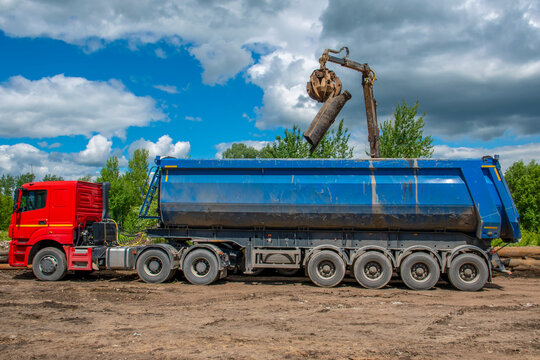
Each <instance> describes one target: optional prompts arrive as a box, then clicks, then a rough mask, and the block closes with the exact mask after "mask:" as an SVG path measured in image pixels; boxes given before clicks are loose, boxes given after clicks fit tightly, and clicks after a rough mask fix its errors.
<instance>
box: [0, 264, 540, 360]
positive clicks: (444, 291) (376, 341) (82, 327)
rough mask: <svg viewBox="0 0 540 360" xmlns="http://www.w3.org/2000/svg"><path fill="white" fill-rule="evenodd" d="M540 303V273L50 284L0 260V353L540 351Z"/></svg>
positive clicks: (119, 278)
mask: <svg viewBox="0 0 540 360" xmlns="http://www.w3.org/2000/svg"><path fill="white" fill-rule="evenodd" d="M539 303H540V279H539V278H534V277H497V278H496V279H495V281H494V283H493V284H492V285H489V286H488V287H487V288H485V289H484V290H483V291H480V292H476V293H464V292H460V291H456V290H454V289H452V288H451V287H450V286H449V285H447V284H445V283H444V282H441V283H440V284H439V285H438V286H437V288H435V289H433V290H430V291H422V292H415V291H411V290H408V289H407V288H405V287H404V286H403V285H402V284H401V283H400V282H399V281H392V282H391V283H390V286H389V287H387V288H385V289H382V290H365V289H362V288H360V287H359V286H358V285H357V284H356V283H355V282H354V281H352V280H351V279H349V280H347V281H345V283H344V284H342V285H341V286H339V287H337V288H333V289H323V288H318V287H315V286H313V285H312V284H311V283H310V282H309V280H308V279H307V278H304V277H294V278H286V277H281V276H271V274H266V275H262V276H258V277H255V276H250V277H247V276H232V277H229V278H227V279H226V280H220V281H219V282H217V283H216V284H214V285H211V286H202V287H201V286H194V285H190V284H187V283H186V282H185V281H184V280H182V279H180V280H176V281H174V282H172V283H167V284H159V285H152V284H145V283H143V282H141V281H139V280H138V278H137V276H136V275H134V274H132V273H114V272H108V273H100V274H99V275H98V274H91V275H86V276H85V277H81V276H75V275H70V276H68V278H67V280H65V281H61V282H54V283H49V282H39V281H36V280H34V278H33V275H32V273H31V271H27V270H0V315H1V327H2V329H1V330H0V358H3V359H19V358H25V359H40V358H58V357H60V358H73V359H75V358H76V359H86V358H99V359H122V358H125V359H139V358H140V359H142V358H150V357H153V358H160V359H161V358H174V359H207V358H212V359H306V358H309V359H445V358H446V359H450V358H468V359H471V358H475V359H476V358H478V359H509V358H512V359H516V358H523V359H539V358H540V306H539Z"/></svg>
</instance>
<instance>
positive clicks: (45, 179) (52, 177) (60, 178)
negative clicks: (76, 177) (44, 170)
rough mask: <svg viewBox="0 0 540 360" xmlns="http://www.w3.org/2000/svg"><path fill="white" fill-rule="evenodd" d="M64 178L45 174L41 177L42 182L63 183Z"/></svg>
mask: <svg viewBox="0 0 540 360" xmlns="http://www.w3.org/2000/svg"><path fill="white" fill-rule="evenodd" d="M63 180H64V178H63V177H61V176H58V175H53V174H47V175H45V176H44V177H43V180H42V181H63Z"/></svg>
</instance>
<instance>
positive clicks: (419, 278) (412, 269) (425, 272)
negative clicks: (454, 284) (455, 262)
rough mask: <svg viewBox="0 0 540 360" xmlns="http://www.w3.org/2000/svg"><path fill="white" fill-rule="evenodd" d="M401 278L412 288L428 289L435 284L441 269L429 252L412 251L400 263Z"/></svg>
mask: <svg viewBox="0 0 540 360" xmlns="http://www.w3.org/2000/svg"><path fill="white" fill-rule="evenodd" d="M400 275H401V280H403V282H404V283H405V285H407V287H409V288H410V289H412V290H429V289H431V288H432V287H434V286H435V285H436V284H437V281H439V277H440V275H441V269H440V267H439V264H438V263H437V260H435V259H434V258H433V256H431V255H430V254H427V253H424V252H414V253H412V254H410V255H408V256H407V257H406V258H405V260H403V262H402V263H401V265H400Z"/></svg>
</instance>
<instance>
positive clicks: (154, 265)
mask: <svg viewBox="0 0 540 360" xmlns="http://www.w3.org/2000/svg"><path fill="white" fill-rule="evenodd" d="M174 271H175V270H174V269H173V266H172V264H171V260H170V259H169V256H168V255H167V254H166V253H165V252H163V251H161V250H158V249H150V250H146V251H145V252H143V253H142V254H141V255H140V256H139V258H138V259H137V274H139V277H140V278H141V280H142V281H144V282H146V283H153V284H157V283H162V282H165V281H167V280H169V279H170V278H171V275H173V273H174Z"/></svg>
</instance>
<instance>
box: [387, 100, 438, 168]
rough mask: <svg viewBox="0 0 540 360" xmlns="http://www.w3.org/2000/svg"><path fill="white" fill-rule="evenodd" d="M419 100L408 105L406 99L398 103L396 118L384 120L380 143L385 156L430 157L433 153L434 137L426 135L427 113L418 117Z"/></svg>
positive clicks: (395, 112)
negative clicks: (425, 121)
mask: <svg viewBox="0 0 540 360" xmlns="http://www.w3.org/2000/svg"><path fill="white" fill-rule="evenodd" d="M417 112H418V101H417V102H416V104H415V105H413V106H408V105H407V103H406V102H405V100H403V103H398V106H397V108H396V110H395V111H394V118H393V119H389V120H387V121H384V122H383V124H382V126H381V127H380V136H379V143H380V149H381V157H383V158H419V157H426V158H430V157H431V156H432V155H433V145H431V143H432V142H433V139H432V138H431V136H424V116H425V113H424V114H423V115H422V116H420V117H418V118H417V117H416V115H417Z"/></svg>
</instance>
